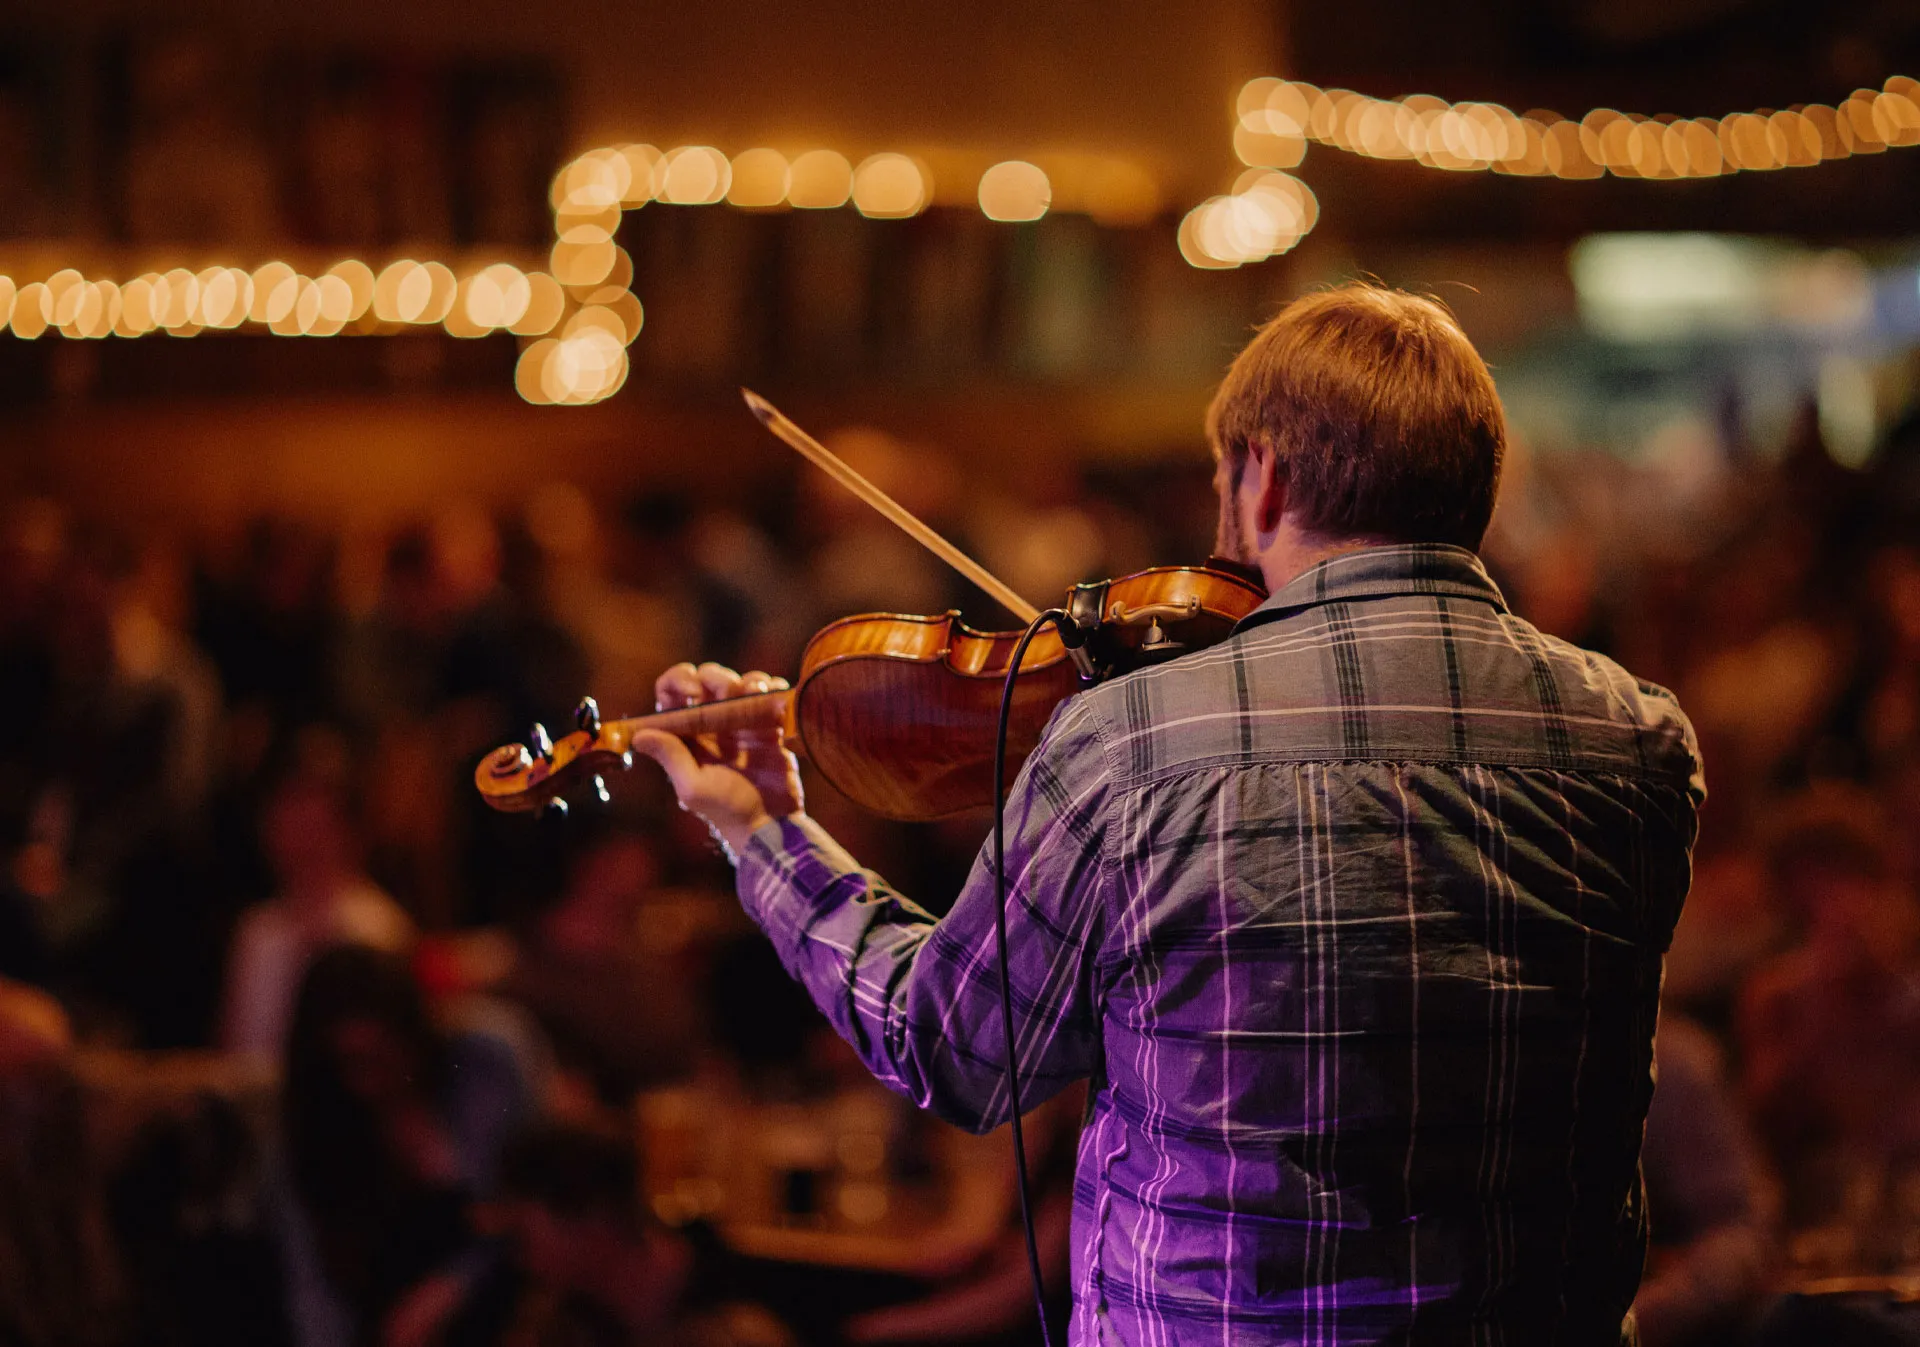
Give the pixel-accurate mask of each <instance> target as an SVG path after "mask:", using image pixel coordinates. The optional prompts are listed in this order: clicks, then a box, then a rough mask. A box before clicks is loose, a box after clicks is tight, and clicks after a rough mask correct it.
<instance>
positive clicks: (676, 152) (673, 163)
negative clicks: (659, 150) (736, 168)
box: [660, 145, 733, 206]
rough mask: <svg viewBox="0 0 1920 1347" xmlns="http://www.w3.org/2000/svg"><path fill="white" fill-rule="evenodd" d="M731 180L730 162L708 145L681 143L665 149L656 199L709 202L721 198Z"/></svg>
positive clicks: (686, 203)
mask: <svg viewBox="0 0 1920 1347" xmlns="http://www.w3.org/2000/svg"><path fill="white" fill-rule="evenodd" d="M732 181H733V165H732V164H730V163H729V162H728V161H727V156H726V155H724V154H722V153H720V151H718V150H716V149H714V148H713V146H711V145H682V146H680V147H679V148H678V149H673V150H668V151H667V158H666V173H665V176H664V179H663V182H662V190H661V192H660V199H661V200H662V201H670V202H672V203H673V204H674V205H676V206H711V205H713V204H714V203H715V202H718V201H724V200H725V199H726V196H727V188H728V187H729V186H730V185H731V184H732Z"/></svg>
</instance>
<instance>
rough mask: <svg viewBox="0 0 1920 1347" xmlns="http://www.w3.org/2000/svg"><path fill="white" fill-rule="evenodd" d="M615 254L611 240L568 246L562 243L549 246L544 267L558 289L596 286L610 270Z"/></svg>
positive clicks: (564, 242) (568, 244)
mask: <svg viewBox="0 0 1920 1347" xmlns="http://www.w3.org/2000/svg"><path fill="white" fill-rule="evenodd" d="M615 251H616V249H615V247H614V244H613V241H612V240H611V239H602V240H601V241H600V242H598V243H569V242H567V241H566V240H564V239H562V240H561V241H560V242H559V243H556V244H554V245H553V252H552V253H551V254H549V256H548V266H549V267H551V269H552V271H553V278H554V279H555V280H556V281H559V282H560V284H562V285H598V284H600V283H601V282H602V281H604V280H605V279H606V277H607V274H608V273H609V272H611V271H612V270H613V262H614V253H615Z"/></svg>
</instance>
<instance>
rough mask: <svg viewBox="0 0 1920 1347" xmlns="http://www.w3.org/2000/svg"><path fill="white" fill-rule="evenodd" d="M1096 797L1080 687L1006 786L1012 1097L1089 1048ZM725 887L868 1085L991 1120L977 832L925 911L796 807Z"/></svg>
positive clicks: (1098, 890)
mask: <svg viewBox="0 0 1920 1347" xmlns="http://www.w3.org/2000/svg"><path fill="white" fill-rule="evenodd" d="M1109 793H1110V792H1109V777H1108V773H1107V770H1106V758H1105V752H1104V749H1103V746H1102V743H1101V739H1100V736H1099V731H1098V727H1097V725H1096V724H1095V722H1094V718H1093V716H1092V715H1091V714H1090V713H1089V711H1088V710H1087V709H1086V707H1085V706H1084V705H1083V699H1081V698H1069V699H1068V700H1067V701H1066V702H1064V703H1062V705H1061V707H1060V709H1059V710H1057V711H1056V712H1055V713H1054V717H1053V719H1052V720H1051V721H1050V722H1049V724H1048V726H1047V730H1046V732H1045V734H1043V735H1042V736H1041V741H1040V744H1039V746H1038V747H1037V748H1035V749H1034V751H1033V754H1032V755H1031V756H1030V757H1029V758H1028V759H1027V762H1026V764H1025V766H1023V767H1022V768H1021V770H1020V774H1019V777H1018V779H1017V780H1016V781H1015V782H1014V784H1013V787H1012V789H1011V790H1010V791H1009V792H1008V795H1007V804H1006V859H1007V873H1008V875H1009V876H1010V883H1009V884H1008V892H1007V948H1008V956H1009V963H1010V966H1011V974H1012V977H1011V982H1012V989H1013V1019H1014V1033H1015V1041H1016V1044H1017V1046H1018V1053H1017V1060H1018V1062H1019V1065H1020V1103H1021V1106H1022V1108H1023V1109H1025V1108H1031V1107H1032V1106H1033V1105H1035V1104H1037V1103H1040V1102H1041V1101H1042V1100H1044V1099H1047V1098H1049V1097H1051V1096H1052V1095H1054V1094H1055V1093H1057V1092H1058V1091H1060V1090H1061V1089H1062V1088H1064V1087H1065V1086H1066V1085H1068V1084H1069V1083H1071V1082H1072V1081H1074V1080H1077V1079H1080V1078H1081V1077H1083V1076H1086V1075H1087V1074H1088V1073H1089V1072H1090V1071H1091V1070H1092V1068H1093V1065H1094V1063H1095V1062H1096V1061H1097V1059H1098V1051H1099V1026H1098V1015H1097V1013H1096V1009H1095V989H1094V986H1093V965H1094V960H1095V958H1096V956H1097V954H1098V945H1099V939H1100V934H1101V931H1102V929H1103V922H1102V920H1101V916H1100V914H1101V910H1102V909H1101V902H1102V897H1103V892H1102V890H1103V885H1104V884H1105V882H1106V876H1107V873H1108V870H1107V866H1106V865H1105V863H1104V858H1103V852H1102V845H1103V837H1104V834H1105V821H1106V813H1107V807H1108V797H1109ZM738 882H739V890H740V900H741V903H742V905H743V906H744V907H745V908H746V910H747V914H748V915H749V916H750V917H752V918H753V919H754V920H755V921H756V922H758V923H759V925H760V927H761V929H762V930H764V931H765V932H766V933H767V935H768V937H769V938H771V939H772V941H773V945H774V948H775V949H776V950H777V951H778V952H779V955H780V961H781V962H782V963H783V964H784V965H785V966H786V969H787V971H788V972H789V973H791V974H792V975H793V976H794V978H795V979H796V980H798V981H799V983H800V984H801V985H802V986H803V987H805V988H806V990H807V992H808V994H809V995H810V996H811V997H812V998H813V1001H814V1004H815V1005H817V1006H819V1007H820V1010H821V1011H822V1013H824V1014H825V1015H826V1017H827V1018H828V1019H829V1020H831V1021H832V1023H833V1027H834V1028H835V1029H836V1030H837V1031H838V1032H839V1034H840V1036H841V1037H842V1038H844V1039H845V1040H846V1041H847V1042H848V1043H849V1044H851V1045H852V1046H853V1048H854V1050H855V1051H856V1052H858V1053H859V1054H860V1057H861V1059H862V1060H863V1061H865V1062H866V1064H867V1067H868V1069H869V1070H871V1071H872V1072H873V1074H874V1075H875V1076H876V1077H878V1078H879V1080H880V1081H881V1082H882V1083H883V1084H885V1085H887V1086H888V1087H890V1088H891V1089H894V1090H896V1091H898V1092H899V1093H901V1094H903V1095H905V1096H907V1097H908V1098H909V1099H911V1100H913V1101H914V1102H915V1103H916V1104H918V1105H919V1106H921V1107H922V1108H926V1109H930V1110H932V1111H933V1112H934V1113H936V1114H938V1115H939V1116H941V1117H943V1118H945V1119H946V1120H947V1121H949V1122H952V1123H955V1124H957V1125H959V1126H961V1127H965V1128H968V1129H970V1130H973V1131H977V1132H985V1131H988V1130H990V1129H992V1128H994V1127H997V1126H999V1125H1000V1124H1001V1123H1003V1122H1005V1121H1006V1120H1007V1118H1008V1115H1009V1112H1010V1110H1009V1109H1008V1106H1007V1090H1006V1079H1005V1062H1006V1037H1005V1031H1004V1028H1003V1026H1002V1023H1001V1015H1000V973H999V963H998V959H997V957H996V954H995V949H994V934H993V915H994V914H993V909H994V901H995V894H994V875H993V842H992V839H991V838H989V839H988V840H987V842H986V844H985V845H984V846H982V848H981V851H980V855H979V857H978V858H977V859H976V860H975V861H974V863H973V869H972V872H971V873H970V874H969V875H968V877H967V883H966V887H965V888H964V889H962V890H961V893H960V896H959V898H958V899H957V900H956V901H955V903H954V905H953V909H952V911H951V912H949V913H948V915H947V916H946V917H945V918H944V919H942V920H940V921H935V920H934V918H933V917H932V916H930V915H929V914H928V913H927V912H926V911H925V910H924V909H922V908H920V907H918V906H916V905H915V904H914V903H912V902H911V901H909V900H908V899H907V898H906V897H904V896H903V895H901V894H899V893H896V892H895V891H894V890H893V889H892V888H891V887H889V886H888V884H887V882H886V881H885V880H884V879H882V878H881V877H880V876H879V875H877V874H874V873H873V872H872V871H870V870H863V869H862V868H861V867H860V865H859V863H858V862H856V861H855V860H854V859H853V858H852V857H851V856H849V855H847V853H846V852H845V851H843V850H842V849H841V848H840V846H839V845H838V844H837V843H836V842H835V841H834V840H833V838H831V837H830V836H828V835H827V833H826V831H825V830H824V829H822V828H821V827H820V826H819V825H818V824H816V823H815V822H813V820H811V819H809V818H807V817H806V816H805V815H798V816H795V817H793V818H790V819H781V820H776V821H774V822H773V823H769V824H767V825H766V826H764V827H762V828H761V829H760V831H759V832H757V833H755V834H754V836H753V839H752V840H751V841H750V842H749V843H748V845H747V847H746V849H745V851H744V852H743V853H742V855H741V857H740V865H739V874H738Z"/></svg>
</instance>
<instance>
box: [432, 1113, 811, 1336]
mask: <svg viewBox="0 0 1920 1347" xmlns="http://www.w3.org/2000/svg"><path fill="white" fill-rule="evenodd" d="M639 1193H640V1184H639V1166H638V1164H637V1159H636V1156H635V1154H634V1147H633V1143H632V1142H631V1141H629V1140H627V1139H626V1138H625V1137H623V1136H620V1135H617V1134H611V1133H606V1132H601V1131H596V1130H593V1129H590V1128H586V1127H582V1126H580V1125H578V1124H545V1125H542V1126H538V1127H535V1128H532V1129H529V1130H528V1131H526V1132H524V1133H522V1134H521V1135H519V1136H518V1137H516V1138H515V1139H514V1140H513V1142H512V1143H511V1144H510V1145H509V1146H508V1148H507V1152H506V1154H505V1156H504V1157H503V1159H502V1163H501V1194H500V1197H501V1200H500V1203H499V1214H500V1219H501V1220H502V1223H503V1224H504V1226H505V1227H506V1229H507V1231H508V1232H509V1237H510V1240H511V1243H512V1248H513V1261H514V1270H515V1271H516V1272H517V1273H518V1280H519V1282H520V1287H519V1290H518V1294H517V1296H516V1297H515V1304H514V1309H513V1311H512V1312H511V1313H510V1314H509V1315H507V1316H505V1318H506V1322H507V1324H508V1328H507V1331H506V1332H505V1333H503V1334H501V1335H500V1336H499V1337H498V1338H496V1339H493V1340H494V1341H497V1342H499V1343H500V1344H501V1345H502V1347H641V1344H652V1343H676V1344H686V1347H786V1345H787V1344H789V1343H792V1342H793V1338H792V1336H791V1335H790V1334H789V1333H788V1332H787V1331H786V1330H785V1329H784V1328H783V1327H782V1326H781V1324H780V1322H779V1321H778V1320H777V1319H775V1318H774V1317H773V1316H772V1315H771V1314H769V1313H768V1312H767V1311H766V1310H764V1309H762V1308H760V1307H758V1306H756V1305H754V1304H752V1303H751V1302H749V1301H746V1300H743V1299H742V1298H741V1296H740V1292H739V1290H738V1288H737V1286H736V1282H737V1280H738V1273H737V1270H736V1267H735V1264H736V1262H737V1260H735V1259H733V1258H732V1257H731V1256H730V1255H728V1254H727V1253H726V1251H725V1250H724V1248H723V1247H722V1246H721V1245H720V1244H719V1242H718V1241H717V1240H716V1239H715V1238H714V1236H713V1234H712V1232H710V1231H708V1230H706V1229H704V1228H703V1227H692V1228H689V1229H685V1230H677V1231H676V1230H670V1229H667V1228H666V1227H664V1226H662V1225H661V1224H660V1223H659V1222H658V1221H657V1220H655V1219H654V1218H653V1217H652V1216H651V1215H650V1214H649V1213H647V1212H646V1211H645V1210H644V1209H643V1207H642V1205H641V1202H640V1197H639ZM484 1317H485V1316H484V1311H483V1313H480V1314H476V1313H474V1312H473V1310H472V1309H471V1308H469V1309H468V1310H467V1311H466V1312H465V1313H464V1314H462V1315H461V1316H459V1317H458V1318H456V1320H455V1322H454V1323H453V1324H452V1326H451V1327H450V1330H449V1331H448V1333H447V1340H448V1341H449V1343H453V1344H462V1345H463V1347H464V1345H465V1344H469V1343H471V1344H473V1345H474V1347H479V1344H480V1343H481V1342H482V1341H484V1340H485V1339H483V1338H482V1336H481V1335H480V1333H478V1332H477V1331H476V1329H477V1328H478V1324H479V1321H480V1320H482V1319H483V1318H484Z"/></svg>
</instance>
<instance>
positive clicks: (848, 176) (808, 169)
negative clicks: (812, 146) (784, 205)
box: [787, 150, 853, 210]
mask: <svg viewBox="0 0 1920 1347" xmlns="http://www.w3.org/2000/svg"><path fill="white" fill-rule="evenodd" d="M852 195H853V165H852V164H850V163H848V162H847V156H846V155H844V154H841V153H839V152H837V151H835V150H808V151H807V152H806V153H805V154H803V155H801V156H800V157H799V158H797V159H795V160H794V161H793V167H792V171H791V176H790V177H789V179H788V184H787V202H788V204H790V205H793V206H798V207H799V208H800V209H801V210H834V209H836V208H837V207H840V206H844V205H846V204H847V198H848V197H850V196H852Z"/></svg>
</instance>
